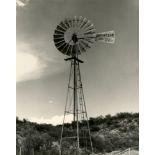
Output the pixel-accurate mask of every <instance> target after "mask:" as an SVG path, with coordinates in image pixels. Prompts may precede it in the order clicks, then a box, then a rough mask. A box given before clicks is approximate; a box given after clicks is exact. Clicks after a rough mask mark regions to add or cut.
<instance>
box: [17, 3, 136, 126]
mask: <svg viewBox="0 0 155 155" xmlns="http://www.w3.org/2000/svg"><path fill="white" fill-rule="evenodd" d="M138 5H139V4H138V0H117V1H116V0H17V2H16V14H17V15H16V49H17V52H16V61H17V63H16V66H17V72H16V79H17V84H16V94H17V96H16V99H17V103H16V113H17V116H18V117H19V118H26V119H28V120H30V121H36V122H39V123H52V124H54V125H56V124H59V123H62V118H63V113H64V106H65V101H66V94H67V84H68V78H69V68H70V63H69V62H66V61H64V59H65V58H67V56H66V55H63V54H62V53H61V52H59V51H58V50H57V49H56V47H55V46H54V43H53V32H54V30H55V28H56V26H57V25H58V24H59V23H60V21H62V20H63V19H64V18H65V17H74V16H83V17H86V18H87V19H89V20H90V21H91V22H92V23H93V24H94V26H95V28H96V31H97V32H104V31H110V30H114V31H115V35H116V39H115V44H105V43H102V42H96V43H94V45H93V46H92V47H91V48H90V49H88V51H87V52H86V53H84V54H82V55H81V56H80V59H81V60H83V61H84V63H83V64H81V65H80V69H81V74H82V83H83V87H84V88H83V90H84V95H85V101H86V106H87V112H88V116H89V117H96V116H100V115H103V116H105V115H107V114H111V115H114V114H116V113H118V112H138V110H139V108H138V74H139V66H138V64H139V60H138V59H139V53H138V51H139V45H138V44H139V41H138V40H139V38H138V35H139V34H138V27H139V23H138V20H139V19H138V18H139V17H138V12H139V10H138V9H139V8H138ZM67 119H68V121H70V119H71V118H70V117H69V118H67Z"/></svg>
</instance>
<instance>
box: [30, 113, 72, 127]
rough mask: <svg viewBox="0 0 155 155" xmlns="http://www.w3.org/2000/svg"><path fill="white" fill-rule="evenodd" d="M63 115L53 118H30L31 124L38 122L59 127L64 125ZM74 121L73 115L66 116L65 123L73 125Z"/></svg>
mask: <svg viewBox="0 0 155 155" xmlns="http://www.w3.org/2000/svg"><path fill="white" fill-rule="evenodd" d="M63 118H64V116H63V115H55V116H53V117H51V118H44V117H41V118H35V117H32V118H30V121H31V122H37V123H47V124H52V125H58V124H62V123H63ZM72 121H73V115H66V116H65V123H71V122H72Z"/></svg>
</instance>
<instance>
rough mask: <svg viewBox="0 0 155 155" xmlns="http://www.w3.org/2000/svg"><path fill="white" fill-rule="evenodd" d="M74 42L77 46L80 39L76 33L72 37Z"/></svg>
mask: <svg viewBox="0 0 155 155" xmlns="http://www.w3.org/2000/svg"><path fill="white" fill-rule="evenodd" d="M72 40H73V42H74V43H75V44H76V43H77V42H78V38H77V35H76V34H75V33H74V34H73V35H72Z"/></svg>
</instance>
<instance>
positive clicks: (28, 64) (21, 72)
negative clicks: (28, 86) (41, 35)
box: [16, 43, 46, 82]
mask: <svg viewBox="0 0 155 155" xmlns="http://www.w3.org/2000/svg"><path fill="white" fill-rule="evenodd" d="M32 53H33V49H32V48H31V47H30V46H29V45H28V44H25V43H18V44H17V53H16V69H17V71H16V80H17V82H20V81H26V80H31V79H38V78H40V77H41V76H42V74H43V71H44V69H45V68H46V64H45V63H44V62H43V61H41V59H40V58H39V57H37V56H36V55H33V54H32Z"/></svg>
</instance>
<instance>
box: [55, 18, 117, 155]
mask: <svg viewBox="0 0 155 155" xmlns="http://www.w3.org/2000/svg"><path fill="white" fill-rule="evenodd" d="M53 38H54V43H55V46H56V48H57V49H58V50H59V51H60V52H62V53H63V54H65V55H67V56H70V57H69V58H66V59H65V60H66V61H70V62H71V67H70V74H69V83H68V91H67V99H66V104H65V111H64V119H63V125H62V131H61V139H60V155H66V154H72V155H74V154H76V155H79V154H81V153H82V152H85V155H86V154H91V153H93V146H92V140H91V135H90V128H89V122H88V115H87V110H86V104H85V99H84V93H83V85H82V80H81V73H80V63H83V61H82V60H80V59H79V58H78V56H79V55H81V54H82V53H83V52H86V50H87V49H89V48H90V47H91V46H92V44H93V43H95V42H96V41H102V42H105V43H114V42H115V33H114V31H108V32H103V33H96V30H95V28H94V25H93V24H92V23H91V22H90V21H89V20H88V19H86V18H84V17H82V16H80V17H76V16H75V17H74V18H66V19H64V20H63V21H61V22H60V23H59V24H58V25H57V27H56V29H55V31H54V35H53ZM67 115H71V116H72V120H73V121H72V126H69V127H68V128H67V127H65V125H67V123H66V122H65V120H66V117H67ZM66 150H67V151H68V152H67V151H66Z"/></svg>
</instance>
